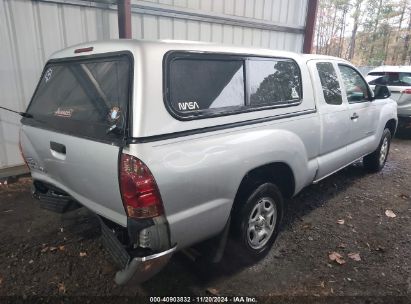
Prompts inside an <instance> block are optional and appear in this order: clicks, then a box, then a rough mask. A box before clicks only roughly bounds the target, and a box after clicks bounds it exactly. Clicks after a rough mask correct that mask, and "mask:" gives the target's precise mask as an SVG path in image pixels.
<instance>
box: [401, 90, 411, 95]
mask: <svg viewBox="0 0 411 304" xmlns="http://www.w3.org/2000/svg"><path fill="white" fill-rule="evenodd" d="M402 93H403V94H411V89H405V90H404V91H402Z"/></svg>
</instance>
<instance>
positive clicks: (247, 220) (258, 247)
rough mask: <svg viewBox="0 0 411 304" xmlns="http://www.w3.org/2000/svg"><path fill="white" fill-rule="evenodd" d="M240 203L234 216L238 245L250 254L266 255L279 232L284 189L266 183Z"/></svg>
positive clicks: (242, 253)
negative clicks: (282, 190) (282, 191)
mask: <svg viewBox="0 0 411 304" xmlns="http://www.w3.org/2000/svg"><path fill="white" fill-rule="evenodd" d="M239 204H240V205H239V207H238V210H237V212H235V213H234V218H233V229H234V233H235V234H236V240H237V246H236V247H238V248H237V249H238V250H240V252H241V255H243V256H244V255H245V257H247V258H252V259H253V260H256V259H260V258H263V257H264V256H265V255H266V254H267V253H268V251H269V250H270V248H271V247H272V245H273V243H274V241H275V239H276V237H277V235H278V231H279V227H280V223H281V219H282V215H283V206H284V200H283V196H282V194H281V191H280V190H279V189H278V187H277V186H276V185H274V184H271V183H265V184H262V185H260V186H258V187H257V189H256V190H254V192H252V193H251V195H250V196H249V197H248V198H246V200H245V202H239Z"/></svg>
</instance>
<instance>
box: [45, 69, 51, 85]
mask: <svg viewBox="0 0 411 304" xmlns="http://www.w3.org/2000/svg"><path fill="white" fill-rule="evenodd" d="M51 74H53V69H52V68H49V69H48V70H47V71H46V73H45V74H44V79H45V80H46V83H47V82H48V81H49V80H50V78H51Z"/></svg>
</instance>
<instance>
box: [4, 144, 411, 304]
mask: <svg viewBox="0 0 411 304" xmlns="http://www.w3.org/2000/svg"><path fill="white" fill-rule="evenodd" d="M410 172H411V140H400V139H396V140H394V141H393V143H392V146H391V152H390V156H389V160H388V162H387V164H386V167H385V168H384V170H383V171H382V172H380V173H377V174H367V173H365V172H364V170H363V168H362V165H361V163H358V164H354V165H352V166H350V167H348V168H346V169H344V170H342V171H341V172H339V173H337V174H334V175H333V176H331V177H329V178H327V179H325V180H324V181H322V182H320V183H319V184H316V185H312V186H309V187H307V188H306V189H304V190H303V191H302V192H301V193H300V194H299V195H297V196H296V197H295V198H293V199H292V200H290V201H289V202H288V205H287V206H288V207H287V212H286V217H285V222H284V225H283V228H282V232H281V233H280V235H279V237H278V239H277V242H276V243H275V244H274V247H273V249H272V250H271V252H270V253H269V254H268V256H267V257H266V258H265V259H263V260H261V261H259V262H257V263H255V264H253V265H244V263H243V262H242V260H241V258H240V257H238V256H236V253H235V250H233V245H232V244H231V243H229V244H228V248H227V250H226V254H225V256H224V259H223V262H222V263H220V264H215V265H210V264H208V263H205V262H202V261H201V259H200V261H193V260H191V259H189V258H188V257H187V255H185V254H182V253H178V254H176V255H175V256H174V257H173V258H172V259H171V261H170V263H169V264H168V265H167V266H166V268H165V269H164V270H163V271H162V272H161V273H159V274H158V275H157V276H156V277H154V278H153V279H151V280H150V281H148V282H146V283H144V284H141V285H138V284H136V283H135V282H133V281H130V282H129V283H128V284H127V285H125V286H117V285H115V283H114V281H113V277H114V274H115V272H116V268H115V266H114V264H113V263H112V262H111V259H110V256H109V255H108V253H107V252H106V251H105V250H104V248H103V247H102V245H101V244H100V239H99V227H98V222H97V221H96V219H95V217H93V216H92V215H91V214H90V213H89V212H88V211H87V210H85V209H84V208H81V209H78V210H76V211H72V212H68V213H66V214H63V215H60V214H55V213H52V212H50V211H47V210H43V209H40V208H39V206H38V202H36V201H35V200H33V199H32V198H31V196H30V183H31V179H30V178H29V177H26V178H20V179H19V180H18V181H17V182H15V183H11V184H7V185H0V244H1V247H0V296H18V297H19V298H18V299H25V298H27V297H28V299H33V298H32V297H33V296H37V297H39V296H42V297H49V296H65V297H71V296H116V297H117V296H143V297H147V296H176V295H180V296H206V295H224V296H237V295H244V296H251V295H253V296H271V297H272V298H269V299H283V300H284V301H286V299H294V300H296V299H299V300H300V301H306V302H307V303H311V302H315V303H317V302H318V301H320V302H321V300H324V301H323V302H321V303H328V302H329V300H330V299H334V300H335V301H337V300H341V299H344V303H347V302H350V303H351V302H355V303H359V302H361V301H360V300H359V299H364V298H362V297H368V298H367V300H364V301H365V302H367V301H368V302H367V303H372V302H378V303H387V302H391V303H399V302H402V303H410V302H408V301H411V262H410V259H409V256H410V252H411V222H410V218H411V199H410V196H411V179H410ZM387 210H388V211H387ZM391 211H392V213H393V214H395V215H396V216H395V217H389V216H387V215H386V214H388V215H391V216H393V214H392V213H390V212H391ZM230 249H231V251H230ZM332 252H336V253H338V254H340V255H341V259H337V260H338V261H339V262H340V263H342V264H339V263H338V262H337V261H331V260H330V257H329V255H330V253H332ZM201 253H202V254H203V255H207V249H203V250H202V251H201ZM350 256H351V257H350ZM355 259H357V260H355ZM358 259H361V260H358ZM340 296H345V297H340ZM355 297H358V298H355ZM5 299H7V298H5ZM8 299H16V298H8ZM54 299H55V298H54ZM99 299H101V298H99ZM122 299H123V300H124V299H128V298H122ZM145 299H146V300H148V298H145ZM261 299H264V298H261ZM0 302H1V298H0ZM341 303H343V302H341Z"/></svg>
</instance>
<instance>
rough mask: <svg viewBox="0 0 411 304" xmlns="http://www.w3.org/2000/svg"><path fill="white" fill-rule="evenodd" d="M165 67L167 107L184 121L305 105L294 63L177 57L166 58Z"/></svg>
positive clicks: (191, 55) (192, 55)
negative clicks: (302, 103) (302, 102)
mask: <svg viewBox="0 0 411 304" xmlns="http://www.w3.org/2000/svg"><path fill="white" fill-rule="evenodd" d="M164 66H165V81H164V91H165V93H166V94H165V105H166V107H167V109H168V111H169V112H170V114H171V115H173V116H174V117H175V118H177V119H180V120H191V119H197V118H207V117H215V116H222V115H230V114H236V113H241V112H249V111H256V110H264V109H271V108H276V107H289V106H296V105H299V104H300V103H301V101H302V81H301V72H300V68H299V66H298V64H297V63H296V62H295V61H294V60H293V59H290V58H277V57H273V58H271V57H257V56H251V55H237V54H219V53H195V52H181V51H172V52H169V53H167V54H166V55H165V57H164Z"/></svg>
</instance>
